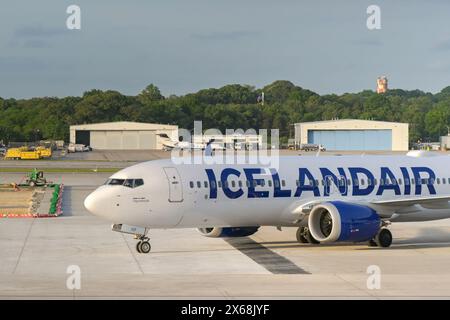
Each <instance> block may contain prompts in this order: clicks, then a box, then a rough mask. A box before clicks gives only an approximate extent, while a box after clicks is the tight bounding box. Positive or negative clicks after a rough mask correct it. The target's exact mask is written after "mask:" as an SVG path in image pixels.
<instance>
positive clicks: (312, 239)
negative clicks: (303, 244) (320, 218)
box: [305, 229, 320, 244]
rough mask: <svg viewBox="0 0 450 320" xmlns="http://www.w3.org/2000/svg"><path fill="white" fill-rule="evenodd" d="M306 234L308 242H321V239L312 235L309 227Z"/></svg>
mask: <svg viewBox="0 0 450 320" xmlns="http://www.w3.org/2000/svg"><path fill="white" fill-rule="evenodd" d="M305 234H306V236H305V238H306V240H308V242H309V243H310V244H319V243H320V241H317V240H316V239H315V238H314V237H313V236H312V234H311V231H309V229H308V230H307V231H306V233H305Z"/></svg>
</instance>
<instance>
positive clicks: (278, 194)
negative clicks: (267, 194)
mask: <svg viewBox="0 0 450 320" xmlns="http://www.w3.org/2000/svg"><path fill="white" fill-rule="evenodd" d="M270 172H271V173H272V180H273V196H274V198H289V197H290V196H291V190H282V189H281V183H280V176H279V175H278V172H277V171H276V170H275V169H270Z"/></svg>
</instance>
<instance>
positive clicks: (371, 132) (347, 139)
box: [294, 119, 409, 151]
mask: <svg viewBox="0 0 450 320" xmlns="http://www.w3.org/2000/svg"><path fill="white" fill-rule="evenodd" d="M294 126H295V143H296V144H297V145H301V144H307V143H312V144H321V145H323V146H324V147H325V149H327V150H340V151H345V150H349V151H350V150H360V151H370V150H374V151H375V150H391V151H407V150H408V149H409V144H408V143H409V131H408V130H409V128H408V127H409V126H408V124H407V123H399V122H386V121H372V120H358V119H342V120H329V121H314V122H302V123H296V124H294Z"/></svg>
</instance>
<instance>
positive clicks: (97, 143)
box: [90, 130, 156, 150]
mask: <svg viewBox="0 0 450 320" xmlns="http://www.w3.org/2000/svg"><path fill="white" fill-rule="evenodd" d="M90 140H91V141H90V142H91V147H92V148H93V149H97V150H136V149H156V134H155V131H138V130H123V131H122V130H117V131H113V130H111V131H108V130H98V131H97V130H96V131H91V135H90Z"/></svg>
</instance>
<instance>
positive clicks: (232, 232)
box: [197, 227, 259, 238]
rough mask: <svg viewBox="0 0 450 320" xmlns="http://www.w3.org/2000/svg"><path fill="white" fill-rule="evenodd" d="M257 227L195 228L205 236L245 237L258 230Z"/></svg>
mask: <svg viewBox="0 0 450 320" xmlns="http://www.w3.org/2000/svg"><path fill="white" fill-rule="evenodd" d="M258 229H259V227H225V228H219V227H215V228H198V229H197V230H198V231H199V232H200V233H201V234H202V235H203V236H205V237H209V238H224V237H247V236H250V235H252V234H254V233H255V232H256V231H258Z"/></svg>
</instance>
